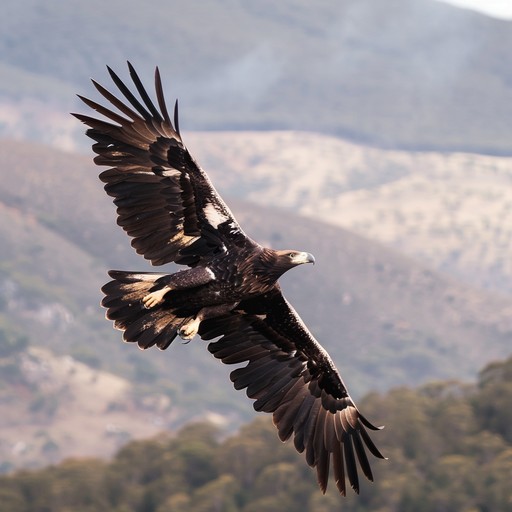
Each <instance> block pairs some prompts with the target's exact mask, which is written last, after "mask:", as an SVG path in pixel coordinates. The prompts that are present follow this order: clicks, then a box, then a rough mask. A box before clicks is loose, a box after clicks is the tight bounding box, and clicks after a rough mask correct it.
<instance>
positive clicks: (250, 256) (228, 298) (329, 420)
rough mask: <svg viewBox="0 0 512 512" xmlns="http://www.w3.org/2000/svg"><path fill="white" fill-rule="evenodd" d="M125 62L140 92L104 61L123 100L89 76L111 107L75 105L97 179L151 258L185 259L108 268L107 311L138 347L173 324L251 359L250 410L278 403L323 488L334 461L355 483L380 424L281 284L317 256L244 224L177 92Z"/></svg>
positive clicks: (229, 357) (282, 430)
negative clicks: (149, 82)
mask: <svg viewBox="0 0 512 512" xmlns="http://www.w3.org/2000/svg"><path fill="white" fill-rule="evenodd" d="M128 66H129V72H130V76H131V79H132V80H133V83H134V85H135V89H136V90H137V91H138V94H139V99H137V97H136V96H135V94H133V93H132V92H131V91H130V89H129V88H128V87H127V86H126V85H125V84H124V83H123V82H122V81H121V79H120V78H119V77H118V75H116V74H115V73H114V72H113V71H112V70H111V69H110V68H108V70H109V73H110V76H111V77H112V80H113V82H114V83H115V85H116V86H117V88H118V89H119V91H120V92H121V94H122V96H124V98H125V100H127V101H125V100H121V99H119V98H118V97H116V96H115V95H114V94H112V93H111V92H109V91H108V90H107V89H105V88H104V87H103V86H101V85H100V84H98V83H97V82H95V81H94V80H93V83H94V86H95V87H96V89H97V90H98V91H99V92H100V93H101V95H102V96H103V97H104V98H105V99H106V100H108V102H110V103H111V104H112V105H113V106H114V107H115V109H117V111H115V110H111V108H112V107H111V106H109V107H108V108H107V107H105V106H103V105H101V104H99V103H96V102H94V101H91V100H90V99H87V98H84V97H82V96H80V98H81V99H82V100H83V101H84V102H85V104H86V105H88V106H89V107H91V108H92V109H94V110H95V111H97V112H98V113H99V114H101V115H102V116H104V117H105V118H106V119H107V120H106V119H96V118H94V117H89V116H87V115H82V114H74V115H75V116H76V117H77V118H78V119H80V120H81V121H83V122H84V123H85V124H86V125H87V126H88V127H89V129H88V130H87V135H88V136H89V137H90V138H91V139H93V140H94V141H95V143H94V144H93V146H92V148H93V150H94V152H95V153H96V154H97V156H96V157H95V158H94V162H95V163H96V164H97V165H100V166H107V167H109V169H107V170H106V171H104V172H102V173H101V174H100V179H101V181H103V182H104V183H105V190H106V192H107V194H108V195H110V196H112V197H113V198H114V203H115V205H116V206H117V223H118V224H119V225H120V226H121V227H122V228H123V229H124V230H125V231H126V232H127V233H128V235H129V236H130V237H132V246H133V247H134V248H135V250H136V251H137V253H139V254H141V255H142V256H144V258H146V259H148V260H150V262H151V263H152V264H153V265H164V264H166V263H170V262H174V263H177V264H180V265H185V266H187V267H188V269H184V270H182V271H179V272H176V273H173V274H166V273H164V272H162V273H156V272H125V271H120V270H113V271H110V272H109V275H110V277H111V278H112V281H110V282H109V283H107V284H106V285H105V286H104V287H103V288H102V291H103V293H104V294H105V297H104V299H103V301H102V305H103V306H104V307H105V308H106V309H107V313H106V316H107V318H108V319H110V320H113V322H114V327H115V328H117V329H119V330H121V331H123V332H124V334H123V339H124V340H125V341H127V342H135V343H137V344H138V346H139V347H140V348H142V349H146V348H149V347H152V346H154V345H156V346H157V347H158V348H160V349H166V348H168V347H169V345H170V344H171V343H172V341H173V340H174V339H175V338H176V336H180V337H181V338H183V339H185V340H189V339H191V338H192V337H194V336H195V335H196V334H199V336H200V337H201V338H202V339H203V340H217V341H212V342H211V343H210V344H209V345H208V350H209V351H210V352H211V353H212V354H213V355H214V356H215V357H216V358H218V359H220V360H221V361H222V362H223V363H226V364H236V363H247V364H246V365H245V366H243V367H240V368H237V369H236V370H234V371H233V372H232V373H231V380H232V381H233V384H234V387H235V388H236V389H243V388H246V390H247V391H246V392H247V396H248V397H249V398H252V399H254V400H255V402H254V408H255V409H256V411H265V412H269V413H272V414H273V421H274V424H275V425H276V427H277V430H278V435H279V437H280V439H281V440H283V441H285V440H287V439H288V438H290V437H293V442H294V445H295V448H296V449H297V450H298V451H299V452H305V455H306V461H307V463H308V464H309V465H310V466H312V467H315V468H316V471H317V477H318V483H319V486H320V488H321V489H322V491H323V492H325V490H326V487H327V481H328V477H329V471H330V467H331V466H332V470H333V474H334V479H335V481H336V485H337V487H338V489H339V492H340V493H341V494H343V495H345V492H346V484H345V480H346V478H347V479H348V482H349V484H350V486H351V487H352V488H353V489H354V490H355V491H356V492H359V478H358V467H360V468H361V470H362V472H363V473H364V475H365V476H366V477H367V478H368V479H369V480H373V475H372V471H371V468H370V464H369V461H368V457H367V453H366V451H367V450H368V451H369V452H371V453H372V454H373V455H374V456H376V457H379V458H383V456H382V454H381V453H380V451H379V450H378V449H377V448H376V446H375V445H374V443H373V442H372V440H371V439H370V436H369V435H368V432H367V430H366V429H367V428H368V429H371V430H378V429H379V428H381V427H375V426H374V425H372V424H371V423H370V422H369V421H368V420H367V419H366V418H365V417H364V416H363V415H362V414H361V413H360V412H359V410H358V409H357V407H356V405H355V403H354V401H353V400H352V398H351V397H350V395H349V394H348V391H347V388H346V386H345V384H344V383H343V381H342V379H341V377H340V375H339V373H338V371H337V370H336V367H335V366H334V363H333V362H332V360H331V358H330V357H329V354H328V353H327V352H326V351H325V350H324V349H323V348H322V346H321V345H320V344H319V343H318V342H317V341H316V339H315V338H314V337H313V335H312V334H311V333H310V332H309V330H308V328H307V327H306V326H305V325H304V323H303V322H302V320H301V319H300V317H299V315H298V314H297V313H296V312H295V310H294V309H293V307H292V306H291V305H290V303H289V302H288V301H287V300H286V299H285V298H284V296H283V294H282V292H281V288H280V286H279V284H278V279H279V277H280V276H281V275H283V273H284V272H286V271H288V270H290V269H291V268H293V267H296V266H298V265H302V264H304V263H311V262H314V258H313V256H311V255H310V254H308V253H306V252H301V251H294V250H279V251H278V250H274V249H271V248H268V247H262V246H261V245H259V244H258V243H257V242H255V241H253V240H252V239H251V238H249V237H248V236H247V235H246V234H245V233H244V231H243V230H242V228H241V227H240V226H239V224H238V222H237V221H236V219H235V218H234V216H233V214H232V213H231V211H230V210H229V208H228V207H227V206H226V204H225V203H224V201H223V200H222V198H221V197H220V196H219V194H218V193H217V192H216V190H215V188H214V187H213V185H212V183H211V182H210V179H209V178H208V176H207V175H206V173H205V172H204V171H203V170H202V169H201V168H200V167H199V165H198V164H197V163H196V162H195V160H194V159H193V158H192V156H191V155H190V153H189V152H188V150H187V148H186V147H185V145H184V144H183V141H182V138H181V135H180V130H179V124H178V109H177V103H176V105H175V107H174V116H173V117H174V120H173V121H174V122H173V121H172V120H171V117H170V116H169V112H168V110H167V107H166V104H165V100H164V94H163V90H162V83H161V80H160V74H159V71H158V68H156V71H155V86H156V99H157V104H158V107H157V106H156V105H155V103H154V102H153V101H152V100H151V98H150V96H149V95H148V93H147V92H146V90H145V89H144V87H143V85H142V82H141V80H140V79H139V77H138V75H137V73H136V72H135V70H134V68H133V67H132V66H131V64H130V63H128Z"/></svg>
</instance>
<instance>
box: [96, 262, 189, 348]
mask: <svg viewBox="0 0 512 512" xmlns="http://www.w3.org/2000/svg"><path fill="white" fill-rule="evenodd" d="M164 275H165V274H162V273H158V272H145V273H143V272H125V271H121V270H111V271H109V276H110V277H112V279H113V280H112V281H110V282H108V283H107V284H105V285H104V286H103V287H102V289H101V290H102V292H103V293H104V294H105V297H104V298H103V300H102V301H101V305H102V306H103V307H105V308H106V309H107V313H106V317H107V318H108V319H109V320H112V321H113V322H114V327H115V328H116V329H119V330H120V331H124V334H123V339H124V341H127V342H132V343H137V344H138V346H139V347H140V348H141V349H147V348H149V347H152V346H154V345H156V346H157V347H158V348H159V349H161V350H165V349H166V348H167V347H168V346H169V345H170V344H171V343H172V341H173V340H174V339H175V338H176V336H177V334H178V329H179V328H180V326H181V324H182V323H183V322H184V321H185V320H186V319H184V318H181V317H178V316H177V315H176V314H174V312H173V310H172V309H170V308H169V306H168V305H163V304H161V305H158V306H156V307H154V308H151V309H146V308H145V307H144V304H143V302H142V299H143V297H145V296H146V295H147V294H148V293H149V292H150V291H151V289H152V287H153V286H154V283H155V281H156V280H157V279H159V278H160V277H163V276H164Z"/></svg>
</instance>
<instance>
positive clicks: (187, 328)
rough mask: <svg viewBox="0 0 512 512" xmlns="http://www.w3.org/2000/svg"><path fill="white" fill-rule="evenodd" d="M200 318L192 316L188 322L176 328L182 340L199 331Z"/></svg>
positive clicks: (190, 337)
mask: <svg viewBox="0 0 512 512" xmlns="http://www.w3.org/2000/svg"><path fill="white" fill-rule="evenodd" d="M200 323H201V320H200V319H198V318H193V319H192V320H189V321H188V322H185V323H184V324H183V325H182V326H181V327H180V328H179V330H178V335H179V337H180V338H181V339H182V340H185V341H190V340H191V339H192V338H193V337H194V336H195V335H196V334H197V332H198V331H199V324H200Z"/></svg>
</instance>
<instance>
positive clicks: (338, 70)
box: [0, 0, 512, 155]
mask: <svg viewBox="0 0 512 512" xmlns="http://www.w3.org/2000/svg"><path fill="white" fill-rule="evenodd" d="M3 13H4V15H3V16H2V19H1V20H0V72H1V75H2V80H1V81H0V106H1V107H2V108H0V127H1V129H2V131H1V135H2V136H11V137H12V136H14V135H15V134H16V135H17V136H20V137H22V138H32V139H33V140H39V141H44V142H46V143H55V142H56V141H58V143H59V144H60V145H61V147H62V146H63V145H64V144H65V145H67V146H68V147H71V145H73V144H75V145H76V144H77V141H79V142H78V143H79V144H80V143H81V138H80V137H79V135H78V130H73V127H72V125H71V124H69V121H66V120H65V119H64V117H63V116H60V118H58V122H55V121H56V120H57V116H56V115H55V112H68V111H70V110H75V109H76V103H74V101H75V97H74V93H76V92H80V93H83V92H84V91H86V90H87V86H88V85H87V83H88V79H89V77H91V76H93V77H95V78H96V79H98V80H100V81H105V77H106V72H105V64H109V65H111V66H113V67H114V68H116V69H118V70H120V71H121V70H123V68H124V61H126V60H127V59H129V60H131V61H133V63H134V64H135V65H136V67H137V68H138V69H140V72H141V76H143V77H150V76H152V72H153V68H154V66H155V65H159V66H160V67H161V70H162V72H163V76H164V78H165V81H166V84H167V85H166V88H167V89H168V90H169V91H172V92H173V94H174V95H176V96H178V97H179V98H180V101H181V104H182V105H183V106H185V107H186V111H187V125H186V126H187V128H188V129H215V130H218V129H222V130H226V129H231V130H234V129H236V130H238V129H244V130H247V129H252V130H260V129H265V130H267V129H295V130H297V129H298V130H308V131H319V132H323V133H330V134H335V135H338V136H343V137H345V138H349V139H352V140H355V141H359V142H364V143H369V144H372V145H376V146H383V147H401V148H407V149H429V148H431V149H437V150H453V149H457V150H464V151H471V152H487V153H494V154H509V155H510V154H511V153H512V147H511V145H510V140H511V139H512V126H511V124H510V122H509V120H510V118H511V117H512V85H511V84H512V81H511V79H510V71H509V70H510V69H512V55H511V53H510V52H509V51H508V49H509V48H510V47H512V22H507V21H500V20H495V19H492V18H489V17H486V16H484V15H480V14H477V13H472V12H470V11H467V10H463V9H458V8H455V7H452V6H449V5H446V4H443V3H440V2H435V1H432V0H392V1H388V2H375V1H372V0H343V1H341V2H331V1H329V0H319V1H318V2H315V3H314V4H312V3H311V2H307V1H306V0H300V1H297V0H293V1H291V0H285V1H283V2H280V3H279V4H278V5H277V4H275V3H270V2H268V0H267V1H261V2H258V3H254V2H250V3H248V2H235V1H233V0H207V1H204V2H201V7H200V8H199V7H198V6H196V5H195V4H190V3H186V2H180V1H179V0H173V1H171V2H168V1H164V0H155V1H154V2H153V3H152V8H151V9H148V8H147V6H146V5H145V4H141V3H140V2H136V1H135V0H130V1H121V0H112V1H111V2H109V3H108V4H107V3H105V2H100V1H99V0H91V1H89V2H87V3H84V4H82V5H80V6H77V5H75V4H63V3H62V2H60V1H58V0H48V1H47V2H45V3H44V6H41V5H40V3H39V2H38V1H37V0H26V1H24V2H22V3H20V2H15V1H14V0H7V1H6V2H4V5H3ZM155 13H157V14H155ZM262 34H264V35H265V36H264V37H262ZM64 128H65V129H66V130H69V131H71V132H73V135H74V137H73V136H71V137H70V136H69V134H65V133H63V131H64Z"/></svg>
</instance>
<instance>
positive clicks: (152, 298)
mask: <svg viewBox="0 0 512 512" xmlns="http://www.w3.org/2000/svg"><path fill="white" fill-rule="evenodd" d="M168 291H169V288H168V287H167V286H165V287H164V288H162V289H161V290H155V291H154V292H150V293H148V294H147V295H145V296H144V297H142V303H143V304H144V307H145V308H146V309H151V308H154V307H155V306H158V304H160V303H161V302H163V301H164V295H165V294H166V293H167V292H168Z"/></svg>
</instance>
